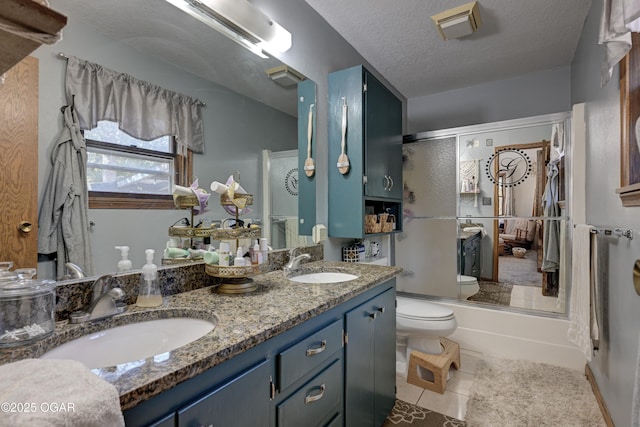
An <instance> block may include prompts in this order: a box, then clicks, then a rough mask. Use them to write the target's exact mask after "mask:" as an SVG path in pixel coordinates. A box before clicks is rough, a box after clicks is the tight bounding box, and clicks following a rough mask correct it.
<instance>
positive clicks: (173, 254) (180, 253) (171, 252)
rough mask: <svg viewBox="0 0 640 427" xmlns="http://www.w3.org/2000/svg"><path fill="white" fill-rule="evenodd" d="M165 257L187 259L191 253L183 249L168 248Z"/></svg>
mask: <svg viewBox="0 0 640 427" xmlns="http://www.w3.org/2000/svg"><path fill="white" fill-rule="evenodd" d="M164 256H165V257H166V258H186V257H188V256H189V251H188V250H186V249H181V248H167V249H165V250H164Z"/></svg>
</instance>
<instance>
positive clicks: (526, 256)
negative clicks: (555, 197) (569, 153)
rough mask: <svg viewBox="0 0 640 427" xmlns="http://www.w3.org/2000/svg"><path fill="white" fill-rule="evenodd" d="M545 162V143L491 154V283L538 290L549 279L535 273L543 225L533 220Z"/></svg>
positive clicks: (547, 144)
mask: <svg viewBox="0 0 640 427" xmlns="http://www.w3.org/2000/svg"><path fill="white" fill-rule="evenodd" d="M549 157H550V142H549V141H545V140H543V141H539V142H531V143H523V144H514V145H507V146H500V147H496V148H495V149H494V155H493V157H492V159H493V161H492V162H491V163H492V164H491V167H492V168H493V176H494V177H496V178H497V180H496V181H497V182H495V185H494V200H496V203H495V204H494V217H495V218H498V219H496V220H494V227H493V233H494V235H493V242H494V245H493V276H492V280H493V281H494V282H498V283H511V284H513V283H517V284H521V285H522V284H524V285H525V286H540V287H542V288H544V284H545V283H546V282H548V281H550V280H552V278H551V277H550V275H549V274H548V273H545V272H542V270H541V265H542V259H543V250H544V246H543V241H542V236H543V234H544V232H543V228H544V223H543V221H541V220H540V219H539V217H541V216H543V212H542V198H543V194H544V188H545V184H546V165H547V163H548V162H549ZM531 178H533V179H531Z"/></svg>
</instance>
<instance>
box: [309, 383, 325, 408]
mask: <svg viewBox="0 0 640 427" xmlns="http://www.w3.org/2000/svg"><path fill="white" fill-rule="evenodd" d="M325 389H326V387H325V385H324V384H322V385H320V393H318V394H315V395H311V394H308V395H306V396H305V398H304V404H305V405H308V404H309V403H311V402H315V401H316V400H320V399H322V396H324V390H325Z"/></svg>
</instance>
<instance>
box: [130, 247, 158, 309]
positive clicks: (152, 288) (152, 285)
mask: <svg viewBox="0 0 640 427" xmlns="http://www.w3.org/2000/svg"><path fill="white" fill-rule="evenodd" d="M154 253H155V251H154V250H153V249H147V250H146V251H145V254H146V255H147V263H146V264H145V265H144V266H143V267H142V274H141V276H140V289H139V291H138V299H137V300H136V305H137V306H138V307H159V306H161V305H162V291H161V290H160V283H159V282H158V267H157V266H156V265H155V264H154V263H153V254H154Z"/></svg>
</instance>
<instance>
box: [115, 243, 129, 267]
mask: <svg viewBox="0 0 640 427" xmlns="http://www.w3.org/2000/svg"><path fill="white" fill-rule="evenodd" d="M116 250H118V251H120V256H121V257H122V259H121V260H120V261H118V267H117V270H118V273H124V272H125V271H130V270H131V268H132V264H131V260H130V259H129V246H116Z"/></svg>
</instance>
